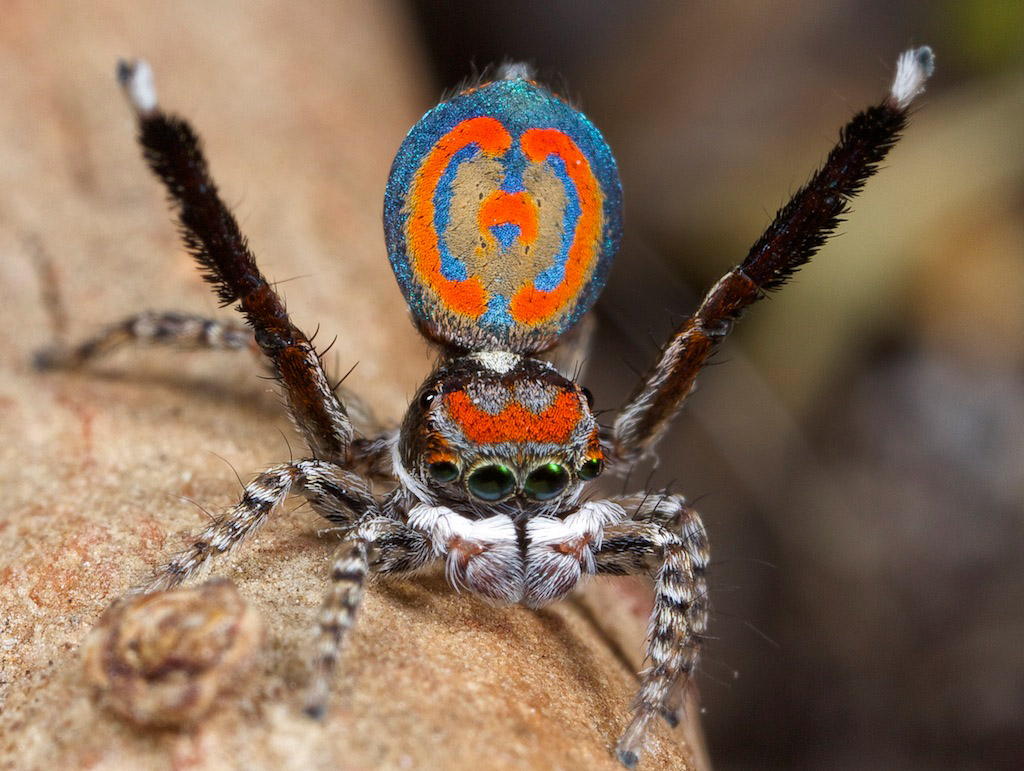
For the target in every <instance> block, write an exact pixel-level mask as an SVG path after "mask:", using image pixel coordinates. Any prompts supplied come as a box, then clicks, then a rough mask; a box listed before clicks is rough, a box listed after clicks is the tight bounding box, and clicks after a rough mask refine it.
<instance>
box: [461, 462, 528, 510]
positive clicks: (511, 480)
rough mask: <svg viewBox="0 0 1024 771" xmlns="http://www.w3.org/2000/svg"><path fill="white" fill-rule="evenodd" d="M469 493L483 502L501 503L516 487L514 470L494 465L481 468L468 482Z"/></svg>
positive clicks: (470, 476)
mask: <svg viewBox="0 0 1024 771" xmlns="http://www.w3.org/2000/svg"><path fill="white" fill-rule="evenodd" d="M466 484H467V485H468V487H469V491H470V492H471V493H472V494H473V495H475V496H476V497H477V498H479V499H480V500H483V501H500V500H501V499H502V498H504V497H505V496H507V495H508V494H509V493H511V492H512V491H513V490H514V489H515V487H516V478H515V475H514V474H513V473H512V469H510V468H509V467H508V466H502V465H501V464H500V463H494V464H492V465H490V466H481V467H480V468H478V469H477V470H476V471H474V472H473V473H472V474H470V475H469V479H467V480H466Z"/></svg>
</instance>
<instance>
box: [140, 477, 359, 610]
mask: <svg viewBox="0 0 1024 771" xmlns="http://www.w3.org/2000/svg"><path fill="white" fill-rule="evenodd" d="M293 490H294V491H295V492H298V493H300V494H302V495H304V496H306V498H307V499H308V500H309V502H310V504H311V505H312V507H313V509H314V510H315V511H316V512H317V513H319V514H320V515H321V516H323V517H325V518H326V519H328V520H330V521H332V522H337V523H339V524H346V523H347V524H351V523H352V522H354V521H356V520H357V519H358V517H359V516H361V515H362V514H364V513H365V512H366V511H367V510H368V509H370V508H372V507H373V506H375V505H376V502H375V500H374V498H373V496H372V495H371V494H370V491H369V488H368V487H367V485H366V483H365V481H363V479H362V478H361V477H359V476H358V475H357V474H354V473H352V472H351V471H346V470H345V469H342V468H340V467H338V466H336V465H334V464H332V463H325V462H323V461H318V460H301V461H295V462H294V463H284V464H282V465H280V466H274V467H273V468H270V469H267V470H266V471H264V472H263V473H262V474H260V475H259V476H257V477H256V478H255V479H253V480H252V481H251V482H249V484H247V485H246V486H245V493H244V495H243V496H242V500H240V501H239V502H238V503H237V504H235V505H234V506H233V507H232V508H231V509H229V510H228V511H227V513H226V514H224V515H223V516H222V517H220V518H218V519H217V520H215V521H214V522H213V523H212V524H211V525H210V526H209V527H207V528H206V529H205V530H203V532H201V533H200V534H199V535H198V536H196V538H195V540H194V541H193V542H192V544H191V546H189V547H188V548H187V549H185V550H184V551H183V552H181V553H180V554H178V555H176V556H175V557H174V558H172V559H171V560H170V562H168V563H167V564H165V565H163V566H162V567H160V568H159V569H158V570H157V571H156V573H154V575H153V577H152V578H151V579H150V580H149V581H148V582H146V583H145V584H143V585H141V586H139V587H136V588H135V589H134V590H133V591H134V592H137V593H145V594H148V593H150V592H156V591H162V590H165V589H171V588H173V587H175V586H178V585H179V584H180V583H182V582H183V581H186V580H188V579H189V578H191V577H192V576H193V575H195V574H196V573H197V572H199V571H200V570H201V569H203V567H205V566H206V565H207V564H208V563H209V562H210V560H212V559H214V558H215V557H217V556H218V555H222V554H228V553H230V552H231V551H232V550H234V549H235V548H236V547H237V546H238V545H239V544H241V543H242V542H243V541H244V540H245V539H246V538H248V537H249V536H251V535H254V534H255V533H256V532H258V531H259V529H260V528H262V527H263V525H265V524H266V522H267V518H268V517H269V516H270V515H271V513H273V511H274V509H276V508H277V507H278V506H279V505H280V504H281V503H282V502H283V501H284V499H285V498H287V497H288V494H289V493H290V492H292V491H293Z"/></svg>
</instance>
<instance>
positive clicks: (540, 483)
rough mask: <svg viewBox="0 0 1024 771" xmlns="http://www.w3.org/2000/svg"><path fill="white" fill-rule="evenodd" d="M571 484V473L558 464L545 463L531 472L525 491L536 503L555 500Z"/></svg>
mask: <svg viewBox="0 0 1024 771" xmlns="http://www.w3.org/2000/svg"><path fill="white" fill-rule="evenodd" d="M567 484H569V472H567V471H566V470H565V469H564V468H562V467H561V466H559V465H558V464H557V463H545V464H544V465H543V466H541V467H540V468H536V469H534V470H533V471H532V472H530V476H528V477H527V478H526V484H525V485H524V486H523V489H524V490H525V491H526V494H527V495H528V496H529V497H530V498H533V499H534V500H536V501H546V500H548V499H550V498H554V497H555V496H556V495H558V494H559V493H560V492H562V490H564V489H565V486H566V485H567Z"/></svg>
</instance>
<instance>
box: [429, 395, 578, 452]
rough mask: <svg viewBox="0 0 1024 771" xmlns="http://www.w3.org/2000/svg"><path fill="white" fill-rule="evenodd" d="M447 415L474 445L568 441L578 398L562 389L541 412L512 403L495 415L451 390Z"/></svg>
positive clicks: (576, 419) (576, 416)
mask: <svg viewBox="0 0 1024 771" xmlns="http://www.w3.org/2000/svg"><path fill="white" fill-rule="evenodd" d="M445 404H446V405H447V407H448V411H449V414H450V415H451V416H452V418H453V419H454V420H455V422H457V423H458V424H459V427H460V428H461V429H462V431H463V433H464V434H465V435H466V438H467V439H469V441H471V442H475V443H476V444H497V443H498V442H551V443H554V444H564V443H566V442H568V441H569V438H570V437H571V436H572V432H573V430H574V429H575V428H576V425H577V424H578V423H579V421H580V416H581V414H582V408H581V406H580V397H579V396H578V395H576V394H574V393H571V392H569V391H562V392H561V393H559V394H558V396H557V397H555V401H554V402H553V403H552V404H551V406H550V407H548V408H547V409H546V410H544V411H543V412H531V411H530V410H528V409H526V408H525V407H523V406H522V405H521V404H516V403H515V402H512V403H511V404H509V405H507V406H506V407H505V408H504V409H503V410H502V411H501V412H499V413H498V414H497V415H491V414H490V413H489V412H485V411H484V410H482V409H480V408H479V407H477V406H476V405H475V404H473V402H472V401H471V400H470V398H469V396H467V395H466V392H465V391H453V392H452V393H450V394H448V395H447V396H446V397H445Z"/></svg>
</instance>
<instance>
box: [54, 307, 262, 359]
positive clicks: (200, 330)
mask: <svg viewBox="0 0 1024 771" xmlns="http://www.w3.org/2000/svg"><path fill="white" fill-rule="evenodd" d="M132 345H135V346H158V345H160V346H164V345H165V346H169V347H174V348H179V349H182V350H223V351H240V350H242V349H244V348H253V349H254V348H255V345H256V343H255V341H254V340H253V336H252V330H250V329H248V328H247V327H245V326H243V325H241V324H236V323H233V322H230V321H218V320H216V319H208V318H204V317H202V316H195V315H193V314H190V313H179V312H176V311H144V312H142V313H139V314H136V315H134V316H129V317H128V318H126V319H124V320H123V321H120V322H118V323H117V324H113V325H111V326H109V327H107V328H106V329H105V330H103V331H102V332H100V333H99V334H97V335H95V336H93V337H90V338H89V339H87V340H84V341H83V342H81V343H79V344H78V345H76V346H72V347H66V346H53V347H51V348H44V349H43V350H41V351H38V352H37V353H36V355H35V360H34V363H35V365H36V367H37V368H38V369H74V368H76V367H81V366H84V365H85V364H87V363H89V362H90V361H93V360H95V359H100V358H102V357H104V356H107V355H108V354H110V353H112V352H113V351H115V350H117V349H118V348H123V347H127V346H132Z"/></svg>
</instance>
